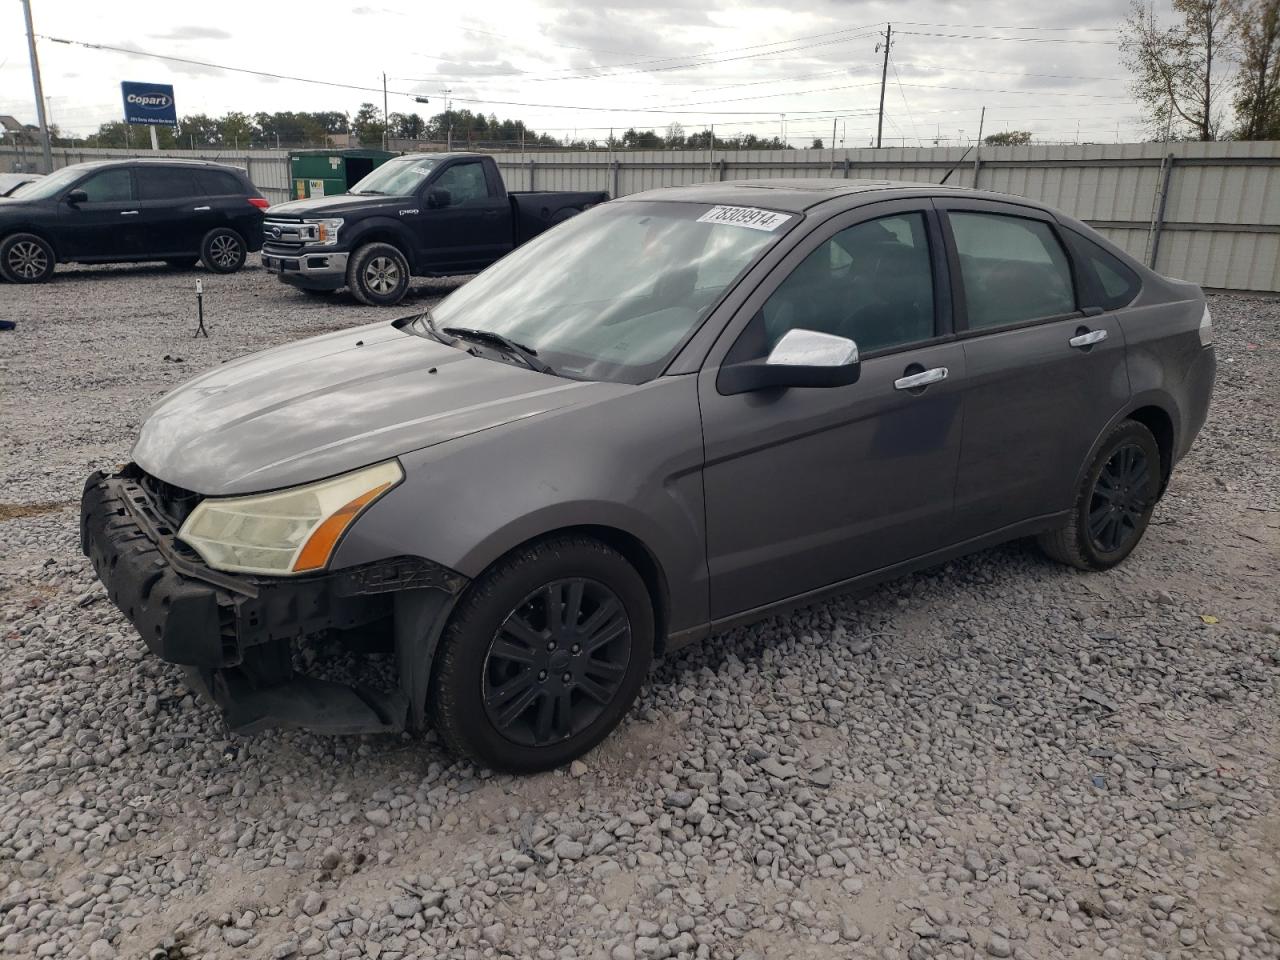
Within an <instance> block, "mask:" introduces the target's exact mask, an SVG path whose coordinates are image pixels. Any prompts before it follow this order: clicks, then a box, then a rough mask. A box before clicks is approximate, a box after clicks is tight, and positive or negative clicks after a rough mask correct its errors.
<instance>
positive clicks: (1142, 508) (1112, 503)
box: [1037, 420, 1160, 570]
mask: <svg viewBox="0 0 1280 960" xmlns="http://www.w3.org/2000/svg"><path fill="white" fill-rule="evenodd" d="M1159 497H1160V448H1159V447H1158V446H1157V445H1156V441H1155V437H1153V436H1152V435H1151V431H1150V430H1148V429H1147V428H1146V427H1144V426H1143V425H1142V424H1140V423H1138V422H1136V421H1134V420H1126V421H1124V422H1123V423H1121V424H1120V425H1119V426H1117V427H1116V428H1115V429H1114V430H1112V431H1111V433H1110V435H1108V437H1107V438H1106V440H1104V441H1103V443H1102V446H1101V447H1100V448H1099V450H1098V452H1097V453H1096V454H1095V455H1094V458H1093V461H1092V462H1091V463H1090V464H1089V469H1088V470H1087V471H1086V472H1085V475H1084V480H1083V482H1082V483H1081V485H1080V489H1079V491H1078V492H1077V494H1076V502H1075V506H1074V507H1073V508H1072V511H1071V519H1070V520H1069V521H1068V522H1067V523H1066V524H1065V525H1063V526H1062V527H1061V528H1060V529H1058V530H1052V531H1050V532H1048V533H1043V534H1041V535H1040V536H1039V538H1038V540H1037V542H1038V543H1039V544H1040V549H1042V550H1043V551H1044V552H1045V553H1046V554H1047V555H1048V556H1049V557H1050V558H1052V559H1054V560H1057V561H1059V562H1061V563H1066V564H1070V565H1071V566H1073V567H1078V568H1080V569H1081V570H1107V569H1109V568H1111V567H1114V566H1115V565H1116V564H1117V563H1119V562H1120V561H1121V560H1123V559H1124V558H1125V557H1127V556H1128V555H1129V554H1130V553H1131V552H1132V551H1133V548H1134V547H1136V546H1137V545H1138V542H1139V541H1140V540H1141V539H1142V535H1143V534H1144V533H1145V532H1146V529H1147V524H1148V523H1149V522H1150V521H1151V513H1152V511H1154V510H1155V508H1156V501H1157V500H1158V499H1159Z"/></svg>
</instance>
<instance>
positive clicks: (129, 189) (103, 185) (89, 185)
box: [80, 167, 133, 203]
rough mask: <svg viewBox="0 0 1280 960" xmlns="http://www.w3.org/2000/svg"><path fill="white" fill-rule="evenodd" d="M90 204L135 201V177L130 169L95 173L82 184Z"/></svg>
mask: <svg viewBox="0 0 1280 960" xmlns="http://www.w3.org/2000/svg"><path fill="white" fill-rule="evenodd" d="M80 189H81V190H83V191H84V192H85V193H86V194H88V195H89V202H90V203H112V202H116V203H123V202H128V201H130V200H132V199H133V176H132V175H131V174H130V173H129V168H128V167H115V168H114V169H111V170H103V171H102V172H101V173H95V174H94V175H93V176H92V177H90V178H89V179H88V180H86V181H84V182H83V183H82V184H80Z"/></svg>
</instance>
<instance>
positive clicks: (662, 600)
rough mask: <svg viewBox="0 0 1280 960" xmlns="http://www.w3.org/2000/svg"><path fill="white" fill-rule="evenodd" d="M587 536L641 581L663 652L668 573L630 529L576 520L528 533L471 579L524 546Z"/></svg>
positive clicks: (668, 619)
mask: <svg viewBox="0 0 1280 960" xmlns="http://www.w3.org/2000/svg"><path fill="white" fill-rule="evenodd" d="M573 536H579V537H588V538H590V539H593V540H598V541H600V542H601V543H603V544H605V545H606V546H609V547H612V548H613V549H614V550H616V551H617V552H618V553H620V554H622V556H623V558H624V559H625V560H626V561H627V562H628V563H629V564H631V566H632V567H634V568H635V571H636V572H637V573H638V574H639V575H640V579H641V580H643V581H644V585H645V590H646V591H647V592H648V594H649V601H650V603H651V604H652V606H653V626H654V631H653V634H654V636H653V644H654V650H653V653H654V656H655V657H659V656H661V655H662V654H663V652H664V651H665V649H666V644H667V631H668V629H669V625H670V622H671V596H670V590H669V587H668V583H667V575H666V572H665V570H664V569H663V567H662V563H661V562H660V561H659V559H658V556H657V554H656V553H655V552H654V551H653V550H652V548H650V546H649V545H648V544H647V543H645V541H644V540H643V539H641V538H640V537H639V536H637V535H636V534H635V533H634V532H632V531H630V530H626V529H623V528H622V527H620V526H617V525H614V524H609V523H599V522H596V523H577V524H571V525H567V526H560V527H555V528H553V529H547V530H544V531H542V532H540V533H538V534H535V535H533V536H529V537H526V538H524V539H523V540H521V541H520V542H519V543H515V544H513V545H511V546H510V547H508V548H507V549H505V550H503V551H501V553H499V554H497V555H496V556H493V557H492V558H490V559H488V561H487V562H485V563H484V566H483V569H482V570H481V571H480V572H478V573H477V574H476V576H475V577H473V578H472V582H474V581H475V580H478V579H479V578H480V577H482V576H484V574H485V573H486V572H487V571H489V570H490V569H492V568H493V567H494V566H496V565H497V564H499V563H501V562H502V561H503V560H504V559H506V558H507V557H509V556H510V555H511V554H513V553H516V552H518V551H520V550H523V549H526V548H527V547H529V546H531V545H532V544H535V543H539V542H541V541H543V540H550V539H552V538H555V537H573Z"/></svg>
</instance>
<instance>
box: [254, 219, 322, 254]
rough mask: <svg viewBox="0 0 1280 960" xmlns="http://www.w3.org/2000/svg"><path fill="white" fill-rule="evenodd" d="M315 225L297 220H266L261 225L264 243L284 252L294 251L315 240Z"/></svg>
mask: <svg viewBox="0 0 1280 960" xmlns="http://www.w3.org/2000/svg"><path fill="white" fill-rule="evenodd" d="M315 230H316V227H315V224H311V223H301V222H299V221H297V220H266V221H263V224H262V239H263V242H264V243H267V244H270V245H271V246H273V247H278V248H281V249H283V250H286V251H295V250H297V249H298V248H300V247H302V246H303V245H304V244H307V243H310V242H311V241H312V240H314V239H315Z"/></svg>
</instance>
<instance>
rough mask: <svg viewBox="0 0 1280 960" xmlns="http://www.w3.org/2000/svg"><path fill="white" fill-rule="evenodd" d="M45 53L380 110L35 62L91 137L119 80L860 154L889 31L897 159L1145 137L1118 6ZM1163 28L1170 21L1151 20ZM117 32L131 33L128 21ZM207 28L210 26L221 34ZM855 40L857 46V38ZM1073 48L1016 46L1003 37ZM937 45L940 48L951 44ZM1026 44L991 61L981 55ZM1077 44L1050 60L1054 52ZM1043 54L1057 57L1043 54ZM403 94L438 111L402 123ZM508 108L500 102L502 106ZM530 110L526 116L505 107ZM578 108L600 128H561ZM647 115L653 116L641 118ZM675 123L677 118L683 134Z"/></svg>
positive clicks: (259, 27) (963, 8) (578, 8)
mask: <svg viewBox="0 0 1280 960" xmlns="http://www.w3.org/2000/svg"><path fill="white" fill-rule="evenodd" d="M32 6H33V14H34V17H35V23H36V32H37V34H45V35H47V36H51V37H61V38H67V39H72V40H80V41H86V42H90V43H99V44H109V45H112V46H119V47H129V48H133V49H136V50H143V51H147V52H150V53H161V54H166V55H169V56H177V57H188V58H192V59H198V60H205V61H210V62H214V63H219V64H226V65H230V66H237V67H247V68H252V69H258V70H265V71H272V72H279V73H287V74H292V75H296V76H301V77H307V78H313V79H322V80H330V81H337V82H341V83H347V84H354V85H358V86H368V87H370V88H378V90H379V92H377V93H374V92H367V93H365V92H361V91H358V90H346V89H338V88H333V87H324V86H318V85H313V84H309V83H300V82H294V81H283V80H279V81H277V80H268V79H264V78H260V77H253V76H248V75H244V74H235V73H227V72H223V71H219V70H213V69H208V68H205V67H196V66H186V65H181V64H175V63H171V62H166V61H162V60H153V59H150V58H144V57H139V56H135V55H129V54H122V53H114V52H108V51H100V50H92V49H86V48H84V47H78V46H68V45H64V44H59V43H53V42H51V41H49V40H41V41H39V55H40V60H41V67H42V70H43V74H44V85H45V94H46V96H47V97H48V98H49V101H50V102H49V106H50V113H51V116H52V120H53V122H55V123H56V124H58V125H59V126H60V127H61V128H62V129H64V130H68V131H73V132H75V133H80V134H83V133H88V132H92V131H93V130H95V129H96V128H97V126H98V124H99V123H101V122H103V121H106V120H116V119H120V118H121V113H122V109H121V103H120V93H119V83H120V81H121V80H139V81H151V82H171V83H173V85H174V87H175V99H176V100H177V105H178V111H179V114H182V113H210V114H221V113H224V112H226V111H228V110H240V111H243V112H245V113H250V114H252V113H254V112H257V111H260V110H266V111H274V110H290V109H292V110H343V111H347V112H354V111H355V110H356V109H357V107H358V106H359V104H360V103H361V102H362V101H366V100H370V101H375V102H377V103H378V104H379V106H380V105H381V92H380V88H381V83H382V79H381V75H382V72H383V71H384V70H385V71H386V73H387V76H388V78H394V79H389V80H388V87H389V88H390V89H391V90H392V91H393V93H392V95H391V96H390V109H391V110H392V111H393V112H394V111H396V110H402V111H411V110H417V111H418V112H420V113H422V114H423V115H424V116H426V115H430V114H432V113H436V112H439V110H441V109H443V100H442V98H441V95H440V94H441V90H442V89H443V88H445V87H446V86H447V87H449V88H451V89H452V91H453V102H454V105H455V107H457V108H463V107H467V108H470V109H472V110H479V111H483V112H485V113H496V114H497V115H498V116H499V117H503V118H506V117H512V118H518V119H523V120H525V121H526V122H527V123H529V124H530V125H531V126H533V127H535V128H536V129H538V130H539V131H543V130H546V131H548V132H551V133H552V134H553V135H555V136H565V135H573V134H574V133H575V132H576V133H577V135H578V136H581V137H585V138H590V137H597V138H601V139H603V138H604V137H605V136H607V135H608V132H609V128H611V127H612V128H614V129H615V130H616V131H618V132H621V131H622V130H623V129H625V128H627V127H628V126H636V127H644V128H648V127H656V128H658V129H662V128H664V127H665V126H666V125H667V124H668V123H670V122H672V121H679V122H680V123H681V124H683V126H684V127H685V128H686V130H689V131H692V130H695V129H701V128H703V127H704V126H706V125H707V124H710V123H714V124H715V126H716V132H717V134H721V135H730V134H733V133H737V132H743V133H746V132H756V133H761V134H764V135H773V134H777V133H779V132H780V130H781V119H780V116H779V115H780V114H782V113H786V114H787V120H786V130H787V136H788V139H789V141H790V142H791V143H792V144H793V145H796V146H807V145H808V143H809V141H810V140H811V139H812V138H814V137H822V138H824V140H825V141H827V142H828V145H829V141H830V137H831V128H832V120H833V118H835V119H836V123H837V138H839V137H840V136H841V135H843V136H844V138H845V142H846V144H847V145H848V146H862V145H866V144H867V143H868V142H869V141H870V139H871V138H872V137H873V136H874V134H875V116H874V113H875V110H876V107H877V102H878V98H879V80H880V55H879V54H877V53H876V51H875V48H876V44H877V42H878V40H879V37H878V36H877V35H876V32H877V31H879V30H883V25H884V21H885V20H888V19H892V21H893V23H894V31H895V37H894V40H895V43H894V48H893V52H892V57H891V61H890V62H891V67H890V70H889V84H888V89H887V92H886V95H885V109H886V122H885V137H886V140H887V141H888V142H889V143H892V144H898V143H901V142H903V141H904V140H905V142H906V143H907V144H908V145H916V144H917V143H923V144H926V145H927V144H929V143H931V142H932V140H933V139H934V137H936V136H939V135H940V136H941V137H942V138H943V139H952V140H955V139H957V138H960V137H961V136H962V134H961V131H963V136H964V137H966V138H972V137H974V136H975V135H976V133H977V129H978V115H979V111H980V109H981V107H982V106H983V105H984V104H985V105H986V106H987V122H986V130H985V132H987V133H990V132H994V131H999V130H1004V129H1028V130H1032V131H1034V133H1035V134H1036V138H1037V139H1039V140H1067V141H1071V140H1075V139H1076V137H1077V128H1078V129H1079V138H1080V139H1081V140H1091V141H1102V142H1112V141H1113V140H1115V139H1116V137H1117V125H1118V130H1119V138H1120V139H1122V140H1126V139H1134V138H1138V137H1140V135H1141V133H1142V128H1141V125H1140V124H1139V122H1138V113H1137V108H1136V106H1135V104H1134V103H1133V102H1132V100H1131V99H1130V98H1129V96H1128V87H1127V82H1126V80H1125V71H1124V69H1123V67H1122V66H1121V65H1120V63H1119V53H1118V49H1117V47H1116V46H1115V45H1114V41H1115V39H1116V35H1115V33H1114V30H1115V28H1116V26H1117V25H1118V24H1119V22H1120V19H1121V17H1122V16H1123V14H1124V12H1125V10H1126V4H1125V3H1124V0H1073V2H1069V3H1068V2H1062V0H1058V2H1053V3H1050V2H1045V0H987V2H985V3H982V4H972V3H960V2H949V0H893V2H883V0H792V2H790V3H788V4H787V5H785V6H784V5H782V4H778V5H765V4H759V3H756V4H738V3H732V2H724V0H590V2H584V0H577V2H570V0H521V2H513V0H488V2H483V3H475V4H426V3H422V2H420V0H419V2H415V3H410V2H407V0H371V2H370V3H368V4H367V5H358V6H354V7H351V6H348V5H347V4H345V3H343V4H336V3H331V2H317V0H310V2H290V3H282V2H261V0H260V2H256V3H248V2H244V0H223V2H221V3H218V4H215V5H212V6H211V5H209V4H207V3H199V4H197V3H194V2H190V0H168V2H158V0H129V2H128V3H127V5H126V4H116V3H103V2H101V0H32ZM1159 6H1162V7H1163V6H1167V0H1161V3H1160V4H1159ZM126 9H127V10H128V13H127V14H125V13H124V12H123V11H124V10H126ZM214 11H216V18H215V17H214V16H213V12H214ZM864 25H865V27H866V29H865V30H859V29H858V28H859V27H862V26H864ZM1028 27H1038V28H1066V29H1038V30H1030V29H1015V28H1028ZM948 35H949V36H948ZM997 36H998V37H1004V38H1015V37H1016V38H1022V39H1021V40H1013V39H991V38H992V37H997ZM1068 40H1069V41H1085V42H1058V41H1068ZM1045 41H1051V42H1045ZM404 94H420V95H426V96H429V97H431V98H432V102H431V103H430V104H427V105H415V104H414V103H413V101H412V100H411V99H410V98H409V97H408V96H405V95H404ZM502 101H507V103H503V102H502ZM515 103H520V104H537V105H538V106H517V105H513V104H515ZM569 107H579V108H591V109H569ZM640 108H644V111H651V112H644V111H642V110H641V109H640ZM677 111H680V112H677ZM0 113H12V114H15V115H17V116H18V117H20V118H21V119H23V120H26V121H29V122H33V121H34V113H35V111H34V104H33V101H32V95H31V82H30V75H29V68H28V62H27V51H26V42H25V36H24V28H23V22H22V7H21V4H20V3H18V2H15V0H11V2H9V3H7V4H5V7H4V10H3V12H0Z"/></svg>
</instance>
